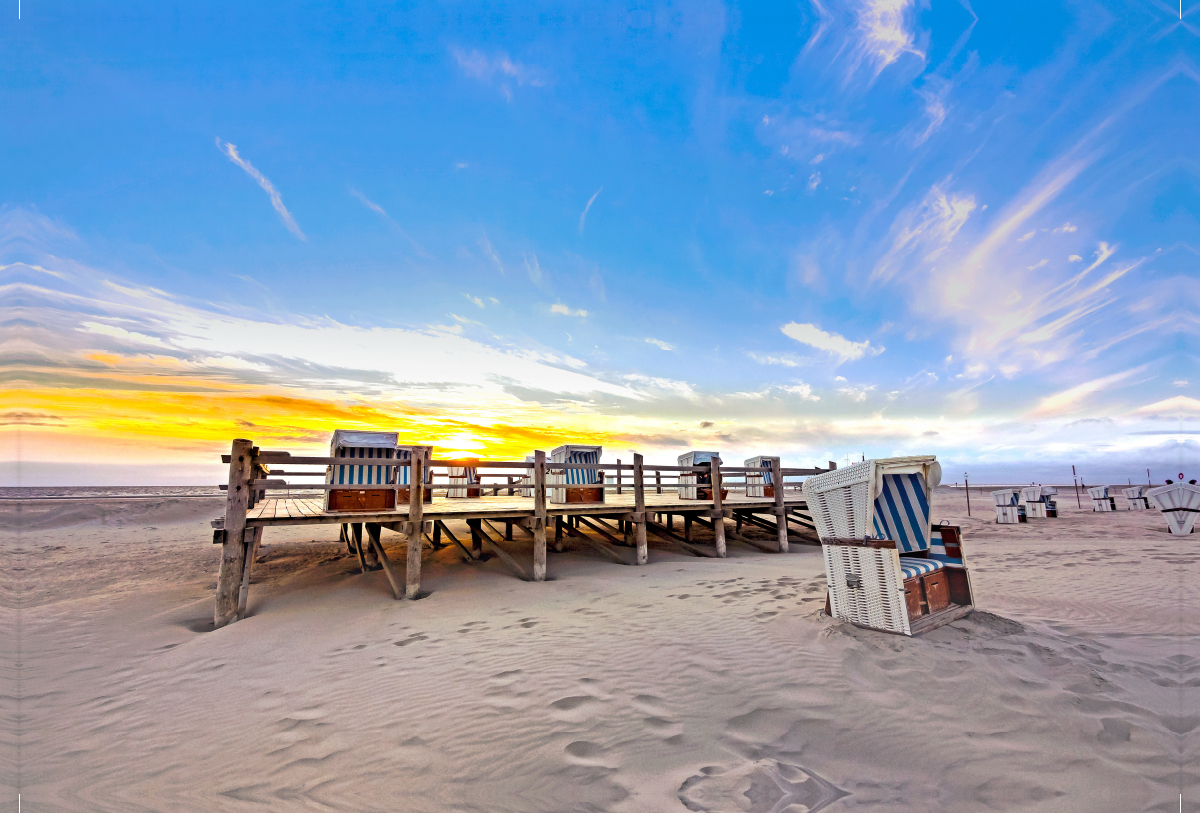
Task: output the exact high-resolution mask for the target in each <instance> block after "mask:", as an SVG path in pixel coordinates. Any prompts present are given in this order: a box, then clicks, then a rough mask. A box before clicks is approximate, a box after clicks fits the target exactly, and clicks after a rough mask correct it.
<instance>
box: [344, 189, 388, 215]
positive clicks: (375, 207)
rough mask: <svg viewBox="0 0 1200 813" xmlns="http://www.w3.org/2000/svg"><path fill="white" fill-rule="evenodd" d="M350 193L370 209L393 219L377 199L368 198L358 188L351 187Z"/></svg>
mask: <svg viewBox="0 0 1200 813" xmlns="http://www.w3.org/2000/svg"><path fill="white" fill-rule="evenodd" d="M350 194H351V195H353V196H354V197H356V198H358V200H359V202H360V203H362V205H363V206H366V207H367V208H368V209H370V210H371V211H372V212H374V213H375V214H377V215H379V216H380V217H383V218H386V219H388V220H391V219H392V217H391V215H389V214H388V213H387V212H385V211H384V210H383V207H382V206H380V205H379V204H378V203H376V202H375V201H373V200H371V199H370V198H368V197H367V196H366V195H364V194H363V193H362V192H359V191H358V190H357V189H351V190H350Z"/></svg>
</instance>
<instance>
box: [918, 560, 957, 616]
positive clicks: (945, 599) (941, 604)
mask: <svg viewBox="0 0 1200 813" xmlns="http://www.w3.org/2000/svg"><path fill="white" fill-rule="evenodd" d="M921 587H922V589H924V591H925V605H926V609H927V611H928V612H930V613H936V612H938V611H940V610H944V609H946V608H947V607H949V606H950V584H949V579H948V578H947V574H946V571H945V570H939V571H937V572H935V573H929V574H926V575H924V576H922V577H921Z"/></svg>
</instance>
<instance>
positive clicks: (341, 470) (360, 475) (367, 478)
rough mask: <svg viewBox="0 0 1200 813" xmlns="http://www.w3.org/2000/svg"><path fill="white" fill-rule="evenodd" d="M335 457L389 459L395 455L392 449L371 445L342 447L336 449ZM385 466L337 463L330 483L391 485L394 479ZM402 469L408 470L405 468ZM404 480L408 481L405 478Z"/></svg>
mask: <svg viewBox="0 0 1200 813" xmlns="http://www.w3.org/2000/svg"><path fill="white" fill-rule="evenodd" d="M334 456H335V457H339V458H340V457H345V458H354V459H356V460H391V459H394V457H395V452H394V450H393V449H379V448H372V447H366V448H363V447H361V446H360V447H357V448H355V447H353V446H351V447H350V448H346V447H344V446H343V447H342V448H340V449H338V450H337V454H335V455H334ZM393 471H394V469H389V468H387V467H385V466H380V465H374V466H372V465H370V464H369V463H358V464H354V465H343V464H340V463H339V464H338V465H335V466H334V467H333V479H332V481H331V482H332V483H335V484H337V485H355V486H357V485H391V484H392V483H393V482H395V480H394V475H393V474H392V472H393ZM404 471H408V469H405V470H404ZM405 482H408V481H407V480H405Z"/></svg>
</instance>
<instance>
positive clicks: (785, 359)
mask: <svg viewBox="0 0 1200 813" xmlns="http://www.w3.org/2000/svg"><path fill="white" fill-rule="evenodd" d="M746 355H748V356H750V358H752V359H754V360H755V361H757V362H758V363H759V364H778V365H779V366H780V367H799V366H800V362H799V361H798V360H796V359H794V358H792V357H790V356H770V355H767V356H763V355H760V354H758V353H747V354H746Z"/></svg>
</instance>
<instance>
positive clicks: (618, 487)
mask: <svg viewBox="0 0 1200 813" xmlns="http://www.w3.org/2000/svg"><path fill="white" fill-rule="evenodd" d="M617 493H618V494H620V493H621V458H619V457H618V458H617Z"/></svg>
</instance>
